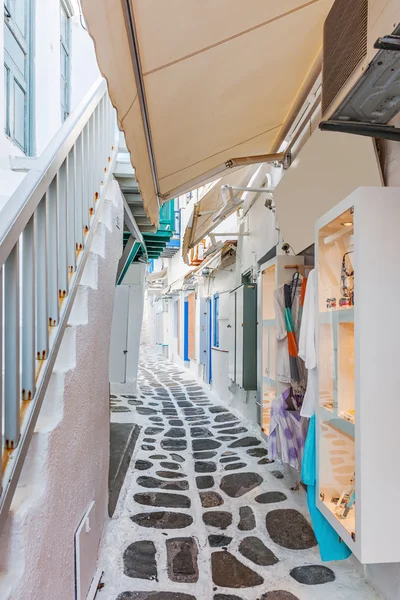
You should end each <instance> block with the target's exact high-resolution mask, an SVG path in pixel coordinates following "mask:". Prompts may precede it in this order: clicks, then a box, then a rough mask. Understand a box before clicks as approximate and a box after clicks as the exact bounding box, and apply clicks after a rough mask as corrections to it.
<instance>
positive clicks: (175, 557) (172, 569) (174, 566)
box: [167, 538, 199, 583]
mask: <svg viewBox="0 0 400 600" xmlns="http://www.w3.org/2000/svg"><path fill="white" fill-rule="evenodd" d="M197 556H198V549H197V543H196V540H195V539H193V538H174V539H170V540H167V565H168V576H169V578H170V579H171V581H177V582H179V583H195V582H196V581H197V580H198V578H199V569H198V564H197Z"/></svg>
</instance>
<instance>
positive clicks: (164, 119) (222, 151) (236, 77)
mask: <svg viewBox="0 0 400 600" xmlns="http://www.w3.org/2000/svg"><path fill="white" fill-rule="evenodd" d="M332 4H333V0H279V1H278V0H275V1H274V2H273V1H269V2H267V1H266V0H248V1H247V2H244V1H243V0H218V2H216V1H215V0H202V1H199V0H82V7H83V12H84V16H85V20H86V23H87V25H88V29H89V32H90V34H91V35H92V37H93V39H94V41H95V47H96V53H97V59H98V63H99V66H100V69H101V71H102V73H103V74H104V76H105V77H106V78H107V81H108V86H109V93H110V96H111V100H112V102H113V104H114V105H115V107H116V108H117V112H118V121H119V125H120V127H121V129H123V131H124V132H125V135H126V142H127V146H128V149H129V151H130V153H131V159H132V164H133V166H134V167H135V169H136V175H137V179H138V181H139V186H140V191H141V193H142V196H143V201H144V206H145V209H146V211H147V213H148V215H149V217H150V219H151V220H152V222H153V223H157V222H158V212H159V201H161V202H162V201H164V200H167V199H169V198H172V197H175V196H177V195H179V194H181V193H184V192H185V191H189V190H191V189H194V188H197V187H199V185H200V184H201V183H203V182H205V181H211V180H212V179H213V178H214V179H215V177H216V176H218V173H222V172H223V171H224V170H225V169H226V163H227V161H229V160H230V159H234V158H238V157H254V156H255V155H260V154H266V153H268V152H269V150H270V149H271V147H272V146H273V143H274V140H275V139H276V138H277V136H278V135H279V131H280V129H281V127H282V124H283V123H284V121H285V117H286V116H287V115H288V113H289V111H290V107H291V106H292V104H293V103H294V101H295V98H296V96H297V94H298V93H299V91H300V89H301V86H302V83H303V81H304V80H305V78H306V76H307V73H308V72H309V70H310V69H311V67H312V64H313V61H314V60H315V58H316V56H317V54H318V52H319V49H320V46H321V43H322V30H323V22H324V19H325V17H326V15H327V13H328V11H329V9H330V7H331V6H332Z"/></svg>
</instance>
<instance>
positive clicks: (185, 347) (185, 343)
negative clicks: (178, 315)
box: [183, 298, 189, 360]
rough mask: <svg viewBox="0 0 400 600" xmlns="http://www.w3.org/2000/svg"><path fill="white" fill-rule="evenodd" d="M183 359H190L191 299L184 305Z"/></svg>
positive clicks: (186, 300)
mask: <svg viewBox="0 0 400 600" xmlns="http://www.w3.org/2000/svg"><path fill="white" fill-rule="evenodd" d="M183 360H189V301H188V299H187V298H185V302H184V305H183Z"/></svg>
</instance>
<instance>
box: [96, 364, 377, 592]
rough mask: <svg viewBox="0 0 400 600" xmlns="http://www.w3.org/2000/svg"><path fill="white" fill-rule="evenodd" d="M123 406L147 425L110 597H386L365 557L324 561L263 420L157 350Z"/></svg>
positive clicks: (104, 562) (110, 562)
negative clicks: (253, 420)
mask: <svg viewBox="0 0 400 600" xmlns="http://www.w3.org/2000/svg"><path fill="white" fill-rule="evenodd" d="M111 402H112V411H113V416H114V417H116V418H118V420H125V421H129V420H130V421H132V420H133V421H134V422H137V423H138V424H139V425H140V426H141V427H142V429H141V432H140V437H139V440H138V443H137V446H136V449H135V454H134V456H133V459H132V463H131V465H130V469H129V471H128V473H127V477H126V481H125V484H124V487H123V489H122V492H121V496H120V499H119V503H118V506H117V509H116V512H115V514H114V516H113V518H112V519H111V520H110V522H109V524H108V525H107V528H106V531H105V534H104V536H103V541H102V548H101V555H100V566H101V568H102V569H103V570H104V577H103V581H104V584H105V586H104V588H103V590H102V591H101V593H99V594H98V597H99V600H245V599H246V600H330V599H332V600H333V599H334V600H349V599H350V598H351V599H352V600H356V599H357V598H359V599H360V600H361V599H362V600H376V599H377V598H378V595H377V594H376V593H375V592H374V591H373V590H372V588H371V587H369V585H368V584H367V583H366V582H365V580H364V579H363V577H362V575H361V574H360V571H359V570H358V569H357V568H356V567H355V564H354V562H352V561H351V560H350V561H347V562H344V563H333V564H329V566H327V565H323V564H322V563H321V561H320V558H319V552H318V548H317V547H316V540H315V537H314V534H313V531H312V529H311V527H310V525H309V522H308V515H307V510H306V507H305V494H304V492H303V491H296V492H294V491H292V490H291V489H290V486H291V484H293V482H292V481H291V480H290V478H289V477H288V475H287V474H285V472H284V470H283V469H282V468H281V467H280V466H279V465H278V464H277V463H274V462H273V461H271V460H269V458H268V451H267V448H266V444H265V442H263V441H261V438H260V437H259V436H258V435H257V433H256V430H255V428H254V427H253V425H251V424H249V423H247V422H245V420H244V419H243V417H241V416H240V415H239V414H236V413H235V411H232V410H230V409H229V408H227V407H226V406H224V405H223V403H216V402H215V400H214V399H213V397H212V395H210V394H209V393H208V392H207V391H206V390H205V389H204V388H203V387H202V386H201V385H200V384H199V383H198V382H196V381H194V380H193V379H191V378H190V375H189V374H187V373H184V372H183V371H182V370H180V369H178V368H177V367H176V366H175V365H173V364H171V363H170V362H168V361H165V360H164V359H162V358H161V357H159V356H157V357H156V356H155V355H153V354H151V353H147V354H146V355H144V356H143V355H142V362H141V367H140V378H139V392H138V393H137V394H136V395H135V396H119V397H113V398H112V400H111Z"/></svg>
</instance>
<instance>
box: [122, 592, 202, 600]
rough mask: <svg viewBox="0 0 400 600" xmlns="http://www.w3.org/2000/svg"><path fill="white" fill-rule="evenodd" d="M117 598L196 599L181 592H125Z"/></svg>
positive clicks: (135, 599)
mask: <svg viewBox="0 0 400 600" xmlns="http://www.w3.org/2000/svg"><path fill="white" fill-rule="evenodd" d="M117 600H196V598H195V597H194V596H192V595H191V594H181V593H180V592H123V593H122V594H120V595H119V596H118V598H117Z"/></svg>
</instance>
